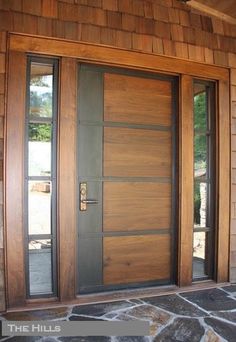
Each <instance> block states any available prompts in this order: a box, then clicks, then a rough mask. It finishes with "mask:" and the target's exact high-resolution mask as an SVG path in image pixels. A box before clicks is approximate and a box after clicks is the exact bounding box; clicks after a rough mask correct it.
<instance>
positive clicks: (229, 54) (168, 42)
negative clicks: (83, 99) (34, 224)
mask: <svg viewBox="0 0 236 342" xmlns="http://www.w3.org/2000/svg"><path fill="white" fill-rule="evenodd" d="M7 32H20V33H26V34H32V35H40V36H50V37H55V38H63V39H68V40H74V41H84V42H90V43H96V44H104V45H110V46H116V47H119V48H124V49H128V50H136V51H143V52H146V53H151V54H159V55H168V56H173V57H177V58H182V59H189V60H193V61H197V62H203V63H208V64H215V65H220V66H225V67H230V68H231V71H232V72H231V82H232V168H233V169H232V225H231V226H232V227H231V232H232V236H231V275H230V277H231V281H236V26H233V25H231V24H228V23H226V22H223V21H221V20H219V19H216V18H213V17H212V18H210V17H208V16H206V15H204V14H202V13H199V12H196V11H193V10H192V11H191V10H190V7H189V6H187V5H184V4H181V3H180V2H179V1H177V0H34V1H32V0H0V206H1V208H0V310H4V307H5V303H4V292H5V291H4V258H3V200H2V198H3V186H2V184H3V182H2V181H3V134H4V133H3V132H4V128H3V127H4V112H5V97H4V93H5V84H6V82H5V75H6V65H7V57H6V45H7ZM233 68H235V69H233Z"/></svg>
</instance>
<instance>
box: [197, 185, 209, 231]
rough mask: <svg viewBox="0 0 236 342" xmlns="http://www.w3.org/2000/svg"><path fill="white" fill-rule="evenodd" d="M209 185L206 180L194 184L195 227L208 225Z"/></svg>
mask: <svg viewBox="0 0 236 342" xmlns="http://www.w3.org/2000/svg"><path fill="white" fill-rule="evenodd" d="M207 190H208V185H207V183H204V182H195V184H194V227H195V228H197V227H207V198H208V196H207V194H208V191H207Z"/></svg>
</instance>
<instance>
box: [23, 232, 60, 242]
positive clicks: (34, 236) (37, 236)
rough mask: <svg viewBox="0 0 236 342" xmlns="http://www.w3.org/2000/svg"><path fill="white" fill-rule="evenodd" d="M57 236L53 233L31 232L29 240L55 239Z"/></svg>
mask: <svg viewBox="0 0 236 342" xmlns="http://www.w3.org/2000/svg"><path fill="white" fill-rule="evenodd" d="M54 238H55V237H54V236H53V235H52V234H31V235H28V240H29V241H31V240H53V239H54Z"/></svg>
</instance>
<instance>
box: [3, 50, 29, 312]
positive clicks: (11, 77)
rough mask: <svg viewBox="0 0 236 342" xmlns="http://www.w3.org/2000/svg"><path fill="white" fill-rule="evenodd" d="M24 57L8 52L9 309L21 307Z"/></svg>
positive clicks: (22, 281) (23, 293)
mask: <svg viewBox="0 0 236 342" xmlns="http://www.w3.org/2000/svg"><path fill="white" fill-rule="evenodd" d="M25 85H26V56H25V54H24V53H22V52H15V51H11V52H10V53H9V69H8V98H7V117H6V119H7V121H6V124H7V131H6V145H5V151H6V173H5V184H6V191H5V199H6V212H5V213H6V250H7V258H6V278H7V287H8V306H9V307H15V306H21V305H24V302H25V291H26V290H25V266H24V233H23V203H24V177H23V175H24V158H23V157H24V127H25V126H24V123H25V119H24V118H25V91H26V86H25Z"/></svg>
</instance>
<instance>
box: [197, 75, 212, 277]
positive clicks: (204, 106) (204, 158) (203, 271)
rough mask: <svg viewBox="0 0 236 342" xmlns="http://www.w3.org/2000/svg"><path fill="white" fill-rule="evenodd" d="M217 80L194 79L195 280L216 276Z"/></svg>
mask: <svg viewBox="0 0 236 342" xmlns="http://www.w3.org/2000/svg"><path fill="white" fill-rule="evenodd" d="M215 159H216V154H215V120H214V83H213V82H204V81H197V80H196V81H194V227H193V280H194V281H196V280H204V279H213V278H214V253H215V251H214V245H215V206H216V199H215V169H216V160H215Z"/></svg>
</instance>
